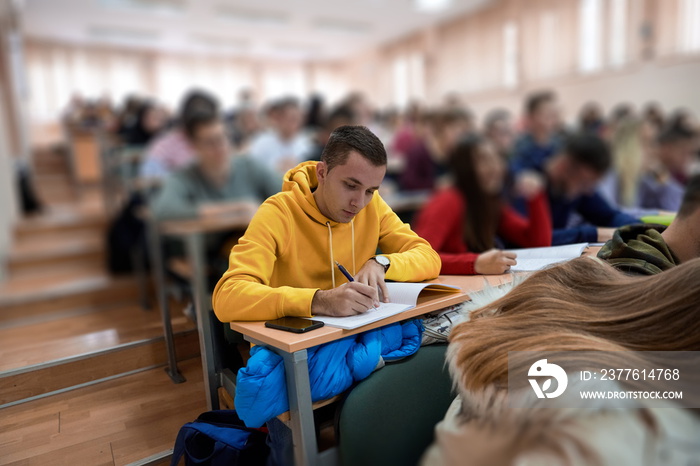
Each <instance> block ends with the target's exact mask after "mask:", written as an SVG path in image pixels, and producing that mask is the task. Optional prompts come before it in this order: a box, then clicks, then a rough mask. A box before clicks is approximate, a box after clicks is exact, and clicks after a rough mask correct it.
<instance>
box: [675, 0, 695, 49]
mask: <svg viewBox="0 0 700 466" xmlns="http://www.w3.org/2000/svg"><path fill="white" fill-rule="evenodd" d="M678 6H679V8H678V26H679V27H678V34H679V37H678V43H679V45H680V47H679V49H680V51H681V52H682V53H697V52H700V0H681V1H680V4H679V5H678Z"/></svg>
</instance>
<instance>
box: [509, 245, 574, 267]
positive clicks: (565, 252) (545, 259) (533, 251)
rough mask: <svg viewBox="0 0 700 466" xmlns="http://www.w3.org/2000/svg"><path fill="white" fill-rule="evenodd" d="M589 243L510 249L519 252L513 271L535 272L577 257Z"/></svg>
mask: <svg viewBox="0 0 700 466" xmlns="http://www.w3.org/2000/svg"><path fill="white" fill-rule="evenodd" d="M587 247H588V243H576V244H567V245H564V246H552V247H549V248H528V249H508V252H514V253H516V254H517V257H516V258H515V260H516V262H517V263H518V264H517V265H514V266H513V267H511V268H510V270H511V272H534V271H535V270H540V269H543V268H545V267H547V266H549V265H552V264H558V263H559V262H565V261H568V260H571V259H575V258H577V257H579V256H580V255H581V254H583V251H584V250H585V249H586V248H587Z"/></svg>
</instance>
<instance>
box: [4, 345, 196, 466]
mask: <svg viewBox="0 0 700 466" xmlns="http://www.w3.org/2000/svg"><path fill="white" fill-rule="evenodd" d="M180 368H181V370H182V373H183V375H184V376H185V377H186V378H187V382H185V383H183V384H177V385H176V384H173V383H172V382H171V381H170V379H169V378H168V376H167V375H166V374H165V372H164V371H163V369H160V368H159V369H153V370H150V371H146V372H143V373H140V374H135V375H131V376H127V377H123V378H120V379H116V380H112V381H109V382H103V383H101V384H98V385H95V386H93V387H87V388H82V389H78V390H74V391H71V392H67V393H64V394H61V395H54V396H51V397H49V398H45V399H43V400H38V401H34V402H32V407H31V409H26V406H27V405H18V406H13V407H10V408H5V409H3V410H0V464H2V465H8V466H9V465H16V466H19V465H37V466H39V465H41V466H45V465H55V466H61V465H66V466H76V465H80V466H83V465H85V466H98V465H125V464H129V463H131V462H134V461H137V460H140V459H143V458H146V457H148V456H151V455H154V454H157V453H159V452H162V451H165V450H168V449H171V448H172V447H173V443H174V441H175V437H176V436H177V431H178V429H179V428H180V426H182V425H183V424H184V423H186V422H189V421H192V420H194V419H195V418H196V417H197V416H198V415H199V414H200V413H202V412H204V411H206V402H205V399H204V383H203V381H202V368H201V362H200V361H199V358H194V359H190V360H188V361H184V362H182V363H180Z"/></svg>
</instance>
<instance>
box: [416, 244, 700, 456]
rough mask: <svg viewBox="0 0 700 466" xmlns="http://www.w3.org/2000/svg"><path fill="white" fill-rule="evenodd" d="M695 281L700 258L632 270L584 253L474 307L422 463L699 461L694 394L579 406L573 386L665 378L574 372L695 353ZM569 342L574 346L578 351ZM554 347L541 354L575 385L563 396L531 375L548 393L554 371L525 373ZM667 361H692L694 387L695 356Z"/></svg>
mask: <svg viewBox="0 0 700 466" xmlns="http://www.w3.org/2000/svg"><path fill="white" fill-rule="evenodd" d="M699 282H700V259H696V260H692V261H689V262H687V263H684V264H682V265H680V266H679V267H676V268H675V269H673V270H670V271H668V272H666V273H662V274H658V275H655V276H650V277H644V278H641V279H635V278H631V277H628V276H625V275H624V274H623V273H621V272H620V271H617V270H615V269H614V268H613V267H610V265H608V264H606V263H605V262H602V261H599V260H595V259H592V258H588V257H581V258H577V259H574V260H572V261H569V262H566V263H564V264H561V265H557V266H554V267H551V268H548V269H545V270H542V271H539V272H536V273H534V274H532V275H531V276H530V277H529V278H527V279H526V280H525V281H524V282H523V283H521V284H520V285H518V286H516V287H515V288H513V289H512V290H510V291H509V292H508V293H507V294H506V295H505V296H503V297H502V298H500V299H499V300H497V301H494V302H492V303H491V304H487V305H485V306H484V307H482V308H480V309H476V310H474V311H473V312H471V313H470V315H469V320H468V321H467V322H464V323H462V324H460V325H457V326H456V327H455V328H454V329H453V330H452V332H451V334H450V338H449V340H450V345H449V349H448V355H447V362H448V364H449V366H450V374H452V377H453V380H454V383H455V386H456V388H457V392H458V397H457V398H456V399H455V401H454V402H453V404H452V406H451V407H450V408H449V409H448V411H447V414H446V416H445V418H444V420H443V421H441V422H440V423H438V425H437V426H436V428H435V442H434V443H433V445H432V446H431V447H430V448H429V449H428V451H427V452H426V454H425V455H424V457H423V459H422V461H421V464H422V465H424V466H448V465H449V466H457V465H459V466H481V465H489V466H513V465H550V466H554V465H560V466H563V465H568V466H584V465H585V466H590V465H597V466H619V465H630V466H631V465H641V464H654V465H661V464H692V463H693V462H694V460H695V459H696V458H697V457H698V454H700V445H699V443H698V438H700V416H698V414H697V412H696V410H694V409H688V407H692V405H691V403H693V402H692V401H690V402H689V401H688V400H686V398H687V396H684V397H683V399H677V400H658V401H656V400H655V401H653V402H650V401H649V399H643V398H642V397H641V396H640V397H639V398H637V399H630V397H629V396H628V397H627V399H626V400H624V402H621V401H620V400H617V399H615V400H613V399H612V397H611V399H608V400H605V399H599V400H596V401H595V402H593V401H592V402H590V404H578V403H577V404H576V405H573V404H572V402H571V400H572V398H567V394H569V396H571V395H573V393H576V392H578V391H580V390H584V391H585V390H591V391H603V390H616V394H618V393H619V391H622V390H640V389H641V390H649V389H650V387H649V385H648V384H649V383H652V384H657V383H661V382H660V381H658V380H657V381H655V382H650V381H649V380H648V379H647V380H646V381H642V380H639V381H636V380H635V381H633V380H630V379H627V380H625V381H622V382H620V381H617V382H614V381H613V382H601V381H600V380H592V381H581V380H580V378H579V377H577V376H576V375H577V374H578V371H579V370H581V369H586V370H591V371H594V370H595V369H598V368H600V367H613V368H619V367H630V365H632V367H633V368H637V367H639V368H640V372H641V368H642V367H645V365H646V367H649V365H650V364H654V365H653V366H651V367H659V366H658V365H656V364H659V363H658V362H656V363H654V362H652V361H651V360H650V359H649V358H651V357H654V356H656V357H657V358H658V357H660V356H659V355H658V353H657V354H656V355H654V356H651V354H649V353H644V352H649V351H656V352H661V351H666V352H668V354H672V353H671V352H674V351H698V350H699V349H700V320H698V318H697V311H698V306H697V303H698V302H700V287H698V286H697V284H698V283H699ZM525 322H526V323H527V324H526V325H525V324H524V323H525ZM525 351H540V352H543V353H536V354H542V356H539V357H534V356H532V353H529V354H528V353H521V352H525ZM564 351H568V352H572V351H576V354H577V356H576V357H575V358H574V357H571V354H572V353H568V355H567V354H566V353H561V352H564ZM544 352H550V353H544ZM557 352H559V355H558V356H557ZM547 354H549V358H550V363H548V362H547V361H546V360H545V361H544V363H545V364H547V365H555V366H556V369H558V370H562V371H563V374H562V375H563V376H565V377H567V378H568V385H567V387H568V388H566V391H565V392H564V396H562V397H556V396H551V397H548V399H543V400H540V399H538V398H537V397H535V396H534V393H533V386H531V385H530V384H531V383H532V382H533V381H535V383H536V384H537V385H540V384H543V383H544V386H543V387H544V389H543V390H542V391H544V392H546V394H547V395H548V396H549V395H550V394H552V395H553V394H554V393H553V392H554V389H553V388H549V386H548V385H549V383H548V382H545V380H548V381H550V382H551V379H547V378H546V377H535V378H529V377H528V375H533V374H532V373H530V372H529V371H530V369H531V368H534V367H535V362H536V361H537V360H538V359H539V358H540V357H541V358H544V357H546V356H545V355H547ZM557 357H558V358H559V359H557ZM552 358H554V361H556V364H554V363H553V361H551V359H552ZM564 358H566V359H564ZM668 361H669V362H665V361H663V362H662V364H664V367H674V368H678V367H679V364H682V365H683V367H682V368H681V369H679V370H680V371H681V372H683V370H684V369H685V368H687V372H688V373H689V374H688V379H686V380H685V382H684V383H687V384H688V385H686V386H688V387H692V386H696V385H697V383H698V381H697V374H694V373H693V372H694V371H693V370H692V368H691V367H690V366H691V363H692V362H694V361H693V359H692V358H689V359H686V360H685V362H681V361H680V360H679V359H678V358H677V357H676V360H675V361H674V362H675V364H674V365H673V366H669V365H668V364H670V359H669V360H668ZM558 364H561V365H558ZM625 364H627V365H625ZM659 365H660V364H659ZM545 369H549V368H545ZM567 373H568V375H567ZM547 375H551V372H550V373H549V374H547ZM509 376H510V377H509ZM555 378H557V379H560V376H558V375H557V376H555ZM528 381H529V382H530V383H528ZM673 383H675V384H678V382H673ZM661 386H663V385H658V384H657V385H656V386H655V388H654V389H659V387H661ZM667 386H668V387H671V386H672V385H667ZM673 386H674V387H677V386H678V385H673ZM558 389H559V387H557V390H558ZM673 389H674V390H678V388H673ZM669 390H671V388H669ZM572 392H573V393H572ZM629 393H631V392H630V391H627V394H629ZM636 393H639V392H636ZM620 394H621V395H624V394H625V393H620ZM579 401H580V400H579ZM514 406H517V408H516V409H513V407H514ZM669 458H673V459H674V460H676V461H672V462H669Z"/></svg>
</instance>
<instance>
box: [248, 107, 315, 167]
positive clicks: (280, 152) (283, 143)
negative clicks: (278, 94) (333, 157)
mask: <svg viewBox="0 0 700 466" xmlns="http://www.w3.org/2000/svg"><path fill="white" fill-rule="evenodd" d="M268 116H269V124H270V128H269V129H267V130H266V131H263V132H262V133H260V134H258V135H257V136H255V138H253V140H252V141H251V143H250V149H249V151H248V152H249V154H250V156H251V157H253V158H254V159H256V160H257V161H258V162H260V163H262V164H264V165H266V166H267V167H268V168H269V169H270V170H274V171H276V172H277V173H279V174H280V176H282V174H284V173H285V172H286V171H287V170H289V169H290V168H292V167H294V166H296V165H297V164H298V163H299V162H301V161H302V160H305V159H306V157H307V155H308V153H309V150H310V149H311V141H310V139H309V137H308V136H307V135H306V134H304V133H303V132H302V123H303V120H302V113H301V108H300V106H299V102H298V101H297V100H296V99H293V98H288V99H283V100H281V101H278V102H275V103H273V104H272V106H271V108H270V111H269V113H268Z"/></svg>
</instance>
